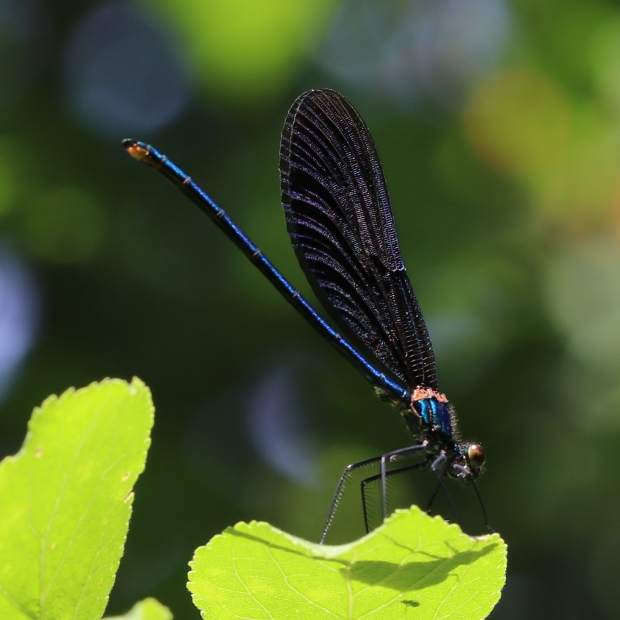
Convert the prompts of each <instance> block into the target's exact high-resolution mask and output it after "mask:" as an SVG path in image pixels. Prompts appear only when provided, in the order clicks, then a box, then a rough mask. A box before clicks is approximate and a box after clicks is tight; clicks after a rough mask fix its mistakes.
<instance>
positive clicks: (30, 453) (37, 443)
mask: <svg viewBox="0 0 620 620" xmlns="http://www.w3.org/2000/svg"><path fill="white" fill-rule="evenodd" d="M152 424H153V405H152V402H151V396H150V392H149V390H148V388H147V387H146V386H145V385H144V384H143V383H142V382H141V381H140V380H138V379H134V380H133V382H132V383H131V384H127V383H126V382H125V381H120V380H117V379H107V380H105V381H103V382H101V383H99V384H92V385H90V386H88V387H86V388H84V389H80V390H73V389H71V390H68V391H67V392H65V393H64V394H63V395H62V396H60V397H57V396H51V397H50V398H48V399H47V400H46V401H45V402H44V403H43V405H42V406H41V408H37V409H35V410H34V413H33V415H32V418H31V420H30V423H29V425H28V435H27V437H26V441H25V442H24V446H23V447H22V449H21V450H20V452H19V453H18V454H17V455H16V456H13V457H7V458H6V459H4V461H2V463H1V464H0V506H1V509H0V618H11V619H12V620H20V619H26V618H27V619H29V620H32V619H35V618H45V619H46V620H55V619H61V618H62V619H65V618H73V619H88V620H90V619H93V620H94V619H98V618H101V616H102V614H103V611H104V609H105V606H106V603H107V600H108V595H109V592H110V589H111V588H112V584H113V583H114V576H115V574H116V570H117V568H118V564H119V561H120V558H121V555H122V553H123V546H124V543H125V538H126V536H127V528H128V524H129V517H130V515H131V505H132V501H133V493H132V487H133V485H134V483H135V481H136V478H137V477H138V475H139V474H140V472H141V471H142V470H143V469H144V463H145V460H146V453H147V450H148V447H149V444H150V439H149V431H150V429H151V426H152Z"/></svg>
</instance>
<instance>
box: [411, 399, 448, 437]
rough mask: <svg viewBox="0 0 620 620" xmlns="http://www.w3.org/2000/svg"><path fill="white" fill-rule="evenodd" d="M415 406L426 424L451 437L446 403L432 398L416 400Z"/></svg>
mask: <svg viewBox="0 0 620 620" xmlns="http://www.w3.org/2000/svg"><path fill="white" fill-rule="evenodd" d="M416 404H417V407H416V409H417V411H418V413H419V414H420V416H421V417H422V419H423V420H424V422H425V423H426V424H428V425H429V426H433V427H436V428H438V429H439V430H440V431H441V432H442V433H443V434H444V435H447V436H448V437H452V415H451V412H450V405H449V404H448V403H447V402H441V401H439V400H438V399H437V398H435V397H434V396H433V397H431V398H424V399H422V400H418V401H416Z"/></svg>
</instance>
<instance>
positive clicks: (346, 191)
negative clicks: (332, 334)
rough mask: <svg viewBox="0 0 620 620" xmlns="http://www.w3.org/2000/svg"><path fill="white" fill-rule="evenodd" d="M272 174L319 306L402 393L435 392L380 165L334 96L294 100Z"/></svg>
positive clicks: (352, 115)
mask: <svg viewBox="0 0 620 620" xmlns="http://www.w3.org/2000/svg"><path fill="white" fill-rule="evenodd" d="M280 176H281V185H282V203H283V205H284V210H285V212H286V222H287V227H288V231H289V234H290V236H291V241H292V243H293V247H294V248H295V253H296V254H297V258H298V259H299V262H300V263H301V266H302V268H303V269H304V271H305V273H306V276H307V277H308V280H309V282H310V284H311V285H312V288H313V289H314V292H315V293H316V294H317V296H318V297H319V298H320V299H321V302H322V303H323V305H324V306H325V308H326V310H327V311H328V312H329V313H330V315H331V316H332V318H333V319H334V320H335V321H336V322H337V323H338V325H339V327H341V328H342V329H343V330H344V331H346V332H348V333H349V334H353V335H354V336H355V337H357V338H358V339H359V340H360V341H361V342H362V343H363V345H364V346H365V347H366V348H367V349H369V350H370V351H372V352H373V354H374V355H375V356H376V357H377V358H378V359H379V360H380V362H381V363H382V364H383V365H384V366H385V368H386V369H387V370H389V371H391V372H392V373H393V374H394V375H395V376H396V377H398V378H399V379H401V380H402V381H404V382H406V384H407V385H408V386H409V387H410V388H414V387H416V386H418V385H423V386H426V387H431V388H434V389H437V388H438V386H437V371H436V368H435V356H434V354H433V348H432V346H431V342H430V339H429V336H428V331H427V329H426V324H425V323H424V319H423V318H422V313H421V311H420V307H419V305H418V302H417V300H416V297H415V295H414V293H413V289H412V288H411V283H410V282H409V278H408V277H407V273H406V270H405V265H404V263H403V260H402V257H401V254H400V249H399V246H398V238H397V235H396V228H395V226H394V218H393V215H392V208H391V206H390V198H389V196H388V190H387V186H386V183H385V178H384V176H383V170H382V168H381V163H380V161H379V157H378V155H377V151H376V148H375V145H374V142H373V140H372V137H371V135H370V132H369V131H368V128H367V127H366V125H365V123H364V121H363V120H362V118H361V117H360V115H359V114H358V113H357V111H356V110H355V109H354V108H353V106H352V105H351V104H350V103H349V102H348V101H347V100H346V99H345V98H344V97H343V96H342V95H339V94H338V93H336V92H335V91H333V90H311V91H308V92H306V93H304V94H303V95H301V96H300V97H298V98H297V100H296V101H295V103H294V104H293V106H292V107H291V109H290V111H289V113H288V116H287V118H286V122H285V124H284V130H283V132H282V142H281V146H280Z"/></svg>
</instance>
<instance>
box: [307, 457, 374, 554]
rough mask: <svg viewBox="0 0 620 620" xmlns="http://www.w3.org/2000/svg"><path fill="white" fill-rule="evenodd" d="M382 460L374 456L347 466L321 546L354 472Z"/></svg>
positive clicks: (334, 499) (338, 486)
mask: <svg viewBox="0 0 620 620" xmlns="http://www.w3.org/2000/svg"><path fill="white" fill-rule="evenodd" d="M381 458H383V457H381V456H373V457H372V458H370V459H366V460H364V461H359V462H357V463H351V464H350V465H347V466H346V467H345V468H344V471H343V472H342V475H341V476H340V480H339V481H338V484H337V485H336V490H335V491H334V497H333V499H332V503H331V505H330V507H329V512H328V513H327V519H326V521H325V527H324V528H323V535H322V536H321V540H320V541H319V544H320V545H322V544H323V543H324V542H325V537H326V536H327V532H328V531H329V528H330V527H331V525H332V522H333V520H334V516H335V515H336V510H337V509H338V504H339V503H340V500H341V499H342V494H343V493H344V490H345V485H346V484H347V482H348V481H349V479H350V478H351V475H352V474H353V472H354V471H356V470H358V469H361V468H363V467H366V466H368V465H372V464H373V463H377V462H378V461H379V460H381Z"/></svg>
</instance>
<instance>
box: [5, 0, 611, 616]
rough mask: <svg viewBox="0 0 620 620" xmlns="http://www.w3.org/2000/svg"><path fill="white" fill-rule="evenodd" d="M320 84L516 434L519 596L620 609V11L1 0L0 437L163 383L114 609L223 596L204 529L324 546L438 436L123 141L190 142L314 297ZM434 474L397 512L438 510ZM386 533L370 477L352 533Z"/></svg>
mask: <svg viewBox="0 0 620 620" xmlns="http://www.w3.org/2000/svg"><path fill="white" fill-rule="evenodd" d="M317 87H331V88H335V89H336V90H338V91H340V92H342V93H343V94H344V95H345V96H346V97H347V98H349V99H350V100H351V101H352V103H353V104H354V105H355V106H356V107H357V108H358V109H359V111H360V112H361V114H362V116H363V117H364V118H365V120H366V122H367V123H368V125H369V127H370V129H371V131H372V134H373V136H374V138H375V140H376V142H377V147H378V149H379V152H380V155H381V158H382V161H383V164H384V168H385V172H386V176H387V180H388V183H389V186H390V190H391V196H392V201H393V205H394V212H395V217H396V221H397V224H398V231H399V235H400V241H401V247H402V250H403V254H404V258H405V261H406V263H407V266H408V269H409V274H410V277H411V279H412V282H413V285H414V287H415V289H416V292H417V295H418V297H419V299H420V303H421V305H422V308H423V310H424V313H425V317H426V319H427V322H428V324H429V330H430V332H431V337H432V339H433V343H434V345H435V349H436V354H437V358H438V366H439V372H440V377H441V387H442V389H443V391H445V392H446V393H447V394H448V395H449V397H450V399H451V401H452V402H453V403H454V404H455V405H456V407H457V411H458V412H459V414H460V422H461V430H462V433H463V435H464V437H465V438H467V439H475V440H478V441H480V442H482V443H483V444H484V446H485V447H486V450H487V455H488V466H487V469H486V471H485V473H484V475H483V476H482V478H481V479H480V487H481V493H482V495H483V497H484V499H485V503H486V508H487V511H488V513H489V517H490V521H491V523H492V525H493V526H494V527H495V529H496V530H497V531H499V532H500V533H501V534H502V535H503V536H504V537H505V538H506V540H507V541H508V544H509V575H508V585H507V587H506V590H505V593H504V597H503V599H502V601H501V603H500V605H499V606H498V607H497V609H496V610H495V611H494V612H493V615H492V617H493V618H494V619H495V620H502V619H503V620H515V619H521V618H528V619H536V618H545V619H549V618H551V619H555V618H562V619H563V620H572V619H579V618H620V588H618V582H619V581H620V518H619V516H618V515H620V493H619V489H620V451H619V445H620V443H619V441H620V376H619V374H620V373H619V370H620V7H618V4H617V3H615V2H611V1H607V2H605V1H603V0H593V1H592V2H588V3H585V2H577V1H575V0H563V1H562V2H560V1H559V0H547V1H546V2H544V3H542V2H536V1H534V0H516V1H514V2H509V1H508V0H341V1H339V0H261V1H260V2H255V1H254V2H253V1H250V0H204V1H202V2H199V1H198V0H156V1H151V2H148V1H147V0H144V1H143V2H134V3H132V2H124V3H123V2H94V1H91V2H84V1H82V2H77V1H75V0H69V1H67V0H63V1H62V2H60V1H59V0H48V1H47V2H45V1H44V0H0V119H1V120H0V123H1V124H0V128H1V129H0V227H1V236H0V398H1V402H0V451H1V452H2V453H3V454H9V453H12V452H15V451H16V450H17V449H18V448H19V446H20V445H21V442H22V440H23V437H24V433H25V428H26V421H27V419H28V417H29V415H30V411H31V409H32V407H33V406H34V405H36V404H38V403H40V402H41V401H42V400H43V399H44V398H45V397H46V396H47V395H48V394H50V393H60V392H62V391H64V390H65V389H66V388H67V387H69V386H72V385H75V386H83V385H86V384H88V383H89V382H91V381H95V380H98V379H101V378H103V377H106V376H116V377H122V378H125V379H130V378H131V377H132V376H133V375H137V376H139V377H140V378H141V379H143V380H144V381H146V382H147V384H148V385H149V386H150V387H151V389H152V391H153V396H154V399H155V404H156V407H157V414H156V426H155V431H154V437H153V446H152V449H151V453H150V456H149V461H148V464H147V470H146V472H145V474H144V475H143V477H142V478H141V480H140V481H139V483H138V486H137V496H136V502H135V513H134V517H133V522H132V528H131V531H130V535H129V539H128V542H127V552H126V555H125V558H124V559H123V562H122V566H121V570H120V573H119V576H118V579H117V583H116V586H115V589H114V591H113V596H112V600H111V603H110V609H109V613H119V612H121V611H124V610H126V609H127V608H128V607H130V606H131V604H132V603H133V602H134V601H135V600H136V599H139V598H141V597H144V596H147V595H153V596H156V597H157V598H159V599H160V600H161V601H162V602H164V603H165V604H167V605H169V606H170V607H171V608H172V610H173V611H174V613H175V615H176V617H178V618H198V612H197V611H196V610H195V609H194V608H193V606H192V604H191V601H190V597H189V594H188V592H187V591H186V589H185V585H184V584H185V581H186V573H187V562H188V561H189V559H190V557H191V553H192V550H193V549H194V548H195V547H196V546H198V545H200V544H204V543H205V542H206V541H207V540H208V539H209V538H210V537H211V536H213V535H214V534H215V533H217V532H219V531H221V530H222V529H223V528H224V527H226V526H227V525H231V524H233V523H235V522H237V521H239V520H249V519H263V520H269V521H271V522H272V523H274V524H275V525H277V526H279V527H282V528H284V529H286V530H288V531H290V532H292V533H294V534H297V535H301V536H305V537H308V538H310V539H312V540H318V538H319V536H320V532H321V528H322V525H323V519H324V517H325V515H326V511H327V508H328V505H329V501H330V498H331V494H332V492H333V489H334V485H335V483H336V481H337V478H338V476H339V474H340V472H341V470H342V467H343V466H344V465H346V464H347V463H348V462H351V461H353V460H357V459H362V458H367V457H370V456H374V455H376V454H380V453H382V452H385V451H388V450H391V449H395V448H398V447H402V446H405V445H408V444H409V443H410V441H411V439H410V437H409V436H408V434H407V432H406V430H405V427H404V424H403V423H402V422H401V420H400V419H399V416H398V414H397V413H396V411H394V410H393V409H391V408H390V407H389V406H387V405H385V404H382V403H381V402H379V401H378V400H377V399H376V398H375V397H374V396H373V393H372V390H371V389H370V388H369V386H368V385H367V384H366V383H365V381H364V380H363V378H361V377H360V376H359V375H358V374H357V373H356V372H355V371H354V370H353V369H352V368H351V367H350V366H349V365H348V364H347V363H346V362H345V361H344V360H343V359H341V358H340V357H339V356H338V355H337V354H336V353H335V352H334V351H333V350H332V349H331V348H330V347H329V346H327V345H326V344H325V343H324V342H323V341H322V340H321V339H320V338H319V337H318V336H317V335H316V334H315V333H314V332H313V331H312V330H311V329H310V328H309V327H308V326H307V325H306V324H305V323H304V322H303V320H302V319H300V317H298V316H297V315H296V314H295V312H294V311H293V310H292V309H291V308H290V307H289V306H288V305H287V304H286V303H285V302H284V301H283V300H282V299H281V298H280V297H279V295H278V294H277V293H276V292H274V290H273V289H272V288H271V287H270V286H269V285H268V284H267V283H266V282H265V281H263V279H262V277H260V276H259V274H258V272H256V271H255V269H254V268H253V267H252V266H251V265H250V264H249V263H248V262H247V261H246V260H245V259H244V258H243V257H242V256H241V255H240V253H239V252H238V251H237V250H236V249H235V248H234V247H232V245H231V244H230V243H229V242H228V241H227V240H226V239H225V238H224V237H223V235H222V234H221V233H220V232H219V231H217V230H216V229H215V228H214V227H213V225H212V224H211V223H210V222H209V221H208V220H207V219H206V218H205V217H204V216H203V215H202V214H201V213H199V212H198V211H197V209H195V207H193V206H192V205H191V204H189V203H188V202H187V200H186V199H185V198H184V197H183V196H182V195H180V194H179V193H178V192H177V191H176V190H174V188H172V187H171V186H168V185H167V184H166V183H165V182H164V181H163V180H162V179H161V178H158V177H157V175H155V174H154V173H153V172H152V171H149V170H148V169H147V168H145V167H143V166H142V167H141V166H140V165H138V164H137V163H136V162H134V161H132V160H131V159H130V158H129V157H127V155H126V154H125V153H124V151H123V149H122V148H121V146H120V140H121V139H122V138H125V137H133V138H138V139H142V140H146V141H149V142H152V143H153V144H154V145H156V146H157V148H159V149H160V150H162V151H163V152H165V153H166V154H167V155H169V156H170V157H171V158H172V159H173V160H174V161H175V162H176V163H178V164H179V165H180V166H181V167H183V168H184V169H185V170H186V172H188V173H189V174H191V175H192V177H193V178H194V179H195V180H196V181H198V182H199V183H200V184H201V185H202V186H203V187H204V188H205V189H206V190H207V191H208V192H209V193H210V194H211V196H212V197H213V198H214V199H215V200H216V201H217V202H218V203H219V204H220V205H221V206H222V207H224V208H225V209H226V210H227V211H228V213H229V214H230V215H231V216H232V217H233V218H235V219H236V221H237V222H238V223H239V225H240V226H241V227H242V228H243V229H244V230H245V231H246V232H247V233H248V234H249V235H250V237H251V238H252V239H253V240H254V241H255V242H256V243H257V244H258V245H259V246H260V247H261V248H262V249H263V250H264V252H265V253H266V254H267V256H269V257H270V258H271V260H272V261H273V262H274V263H275V264H276V265H277V266H278V267H279V268H280V269H281V270H282V271H283V272H284V274H285V275H286V276H287V277H289V278H290V279H291V280H292V281H293V282H294V283H295V285H297V286H299V288H300V289H301V290H302V291H303V292H305V293H308V294H309V291H308V286H307V284H306V282H305V280H304V276H303V274H302V273H301V271H300V269H299V267H298V265H297V264H296V260H295V257H294V255H293V252H292V250H291V248H290V244H289V240H288V235H287V234H286V230H285V225H284V218H283V214H282V209H281V207H280V204H279V203H280V197H279V181H278V169H277V166H278V149H279V139H280V131H281V128H282V124H283V122H284V118H285V115H286V112H287V110H288V107H289V106H290V104H291V103H292V102H293V100H294V99H295V97H296V96H297V95H299V94H300V93H301V92H303V91H304V90H306V89H308V88H317ZM403 478H407V477H406V476H403ZM429 479H430V476H429V475H428V474H423V473H418V474H417V475H412V476H411V477H408V478H407V479H406V480H405V481H401V482H400V484H395V485H394V488H393V500H394V504H395V505H399V504H401V505H402V504H406V503H409V502H412V501H415V502H419V503H420V504H421V505H422V506H424V505H425V504H426V502H427V500H428V497H429V492H428V486H429ZM431 482H432V481H431ZM454 487H455V485H451V487H450V488H451V492H453V493H454V497H455V501H456V502H457V504H458V505H459V507H460V509H461V512H462V514H463V520H464V521H465V522H466V523H467V528H466V529H467V530H468V531H470V532H472V533H480V532H482V531H483V529H484V527H483V526H484V524H483V522H482V517H481V515H480V510H479V508H478V507H477V506H476V504H475V501H474V502H472V498H471V495H472V494H471V492H469V493H467V492H462V490H459V489H457V488H454ZM442 501H443V504H442V503H439V504H438V506H437V507H438V509H439V510H440V511H441V512H442V514H445V515H446V516H450V514H449V512H450V511H449V510H448V509H447V508H446V502H445V500H442ZM376 508H377V506H376V505H375V511H376ZM362 531H363V527H362V519H361V510H360V508H359V498H358V491H357V485H353V486H352V488H351V490H350V493H349V494H348V496H347V499H346V501H345V502H344V504H343V506H342V512H341V513H340V514H339V516H338V518H337V521H336V523H335V526H334V531H333V533H332V536H331V542H342V541H346V540H351V539H353V538H354V537H357V536H358V535H360V534H361V533H362Z"/></svg>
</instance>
